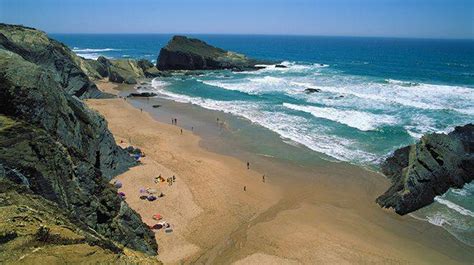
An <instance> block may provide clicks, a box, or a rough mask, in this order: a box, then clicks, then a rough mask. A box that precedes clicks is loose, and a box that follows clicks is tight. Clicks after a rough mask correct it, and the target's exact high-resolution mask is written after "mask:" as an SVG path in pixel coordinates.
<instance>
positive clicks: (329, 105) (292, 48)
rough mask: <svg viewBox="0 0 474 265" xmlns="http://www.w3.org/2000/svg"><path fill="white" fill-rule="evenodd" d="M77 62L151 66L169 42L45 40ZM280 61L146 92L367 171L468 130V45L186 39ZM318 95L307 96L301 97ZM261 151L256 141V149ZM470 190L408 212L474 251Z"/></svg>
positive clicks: (153, 38)
mask: <svg viewBox="0 0 474 265" xmlns="http://www.w3.org/2000/svg"><path fill="white" fill-rule="evenodd" d="M50 36H51V37H52V38H55V39H57V40H59V41H61V42H64V43H65V44H67V45H68V46H69V47H70V48H71V49H72V50H73V51H75V52H76V53H77V54H78V55H80V56H82V57H84V58H90V59H95V58H97V57H98V56H100V55H103V56H106V57H109V58H146V59H149V60H150V61H152V62H154V63H156V59H157V56H158V53H159V50H160V48H161V47H163V46H164V45H166V43H167V42H168V40H169V39H170V38H171V36H172V35H141V34H120V35H118V34H51V35H50ZM190 36H192V37H197V38H199V39H202V40H204V41H206V42H208V43H210V44H212V45H215V46H218V47H221V48H224V49H227V50H232V51H236V52H239V53H243V54H246V55H247V56H249V57H253V58H258V59H265V60H272V61H275V62H279V63H280V62H281V64H283V65H285V66H287V68H276V67H275V65H268V66H267V67H266V68H265V69H263V70H259V71H250V72H230V71H211V72H203V73H202V74H200V75H197V76H185V77H183V76H174V77H168V78H157V79H154V80H153V81H152V82H151V86H150V87H149V88H148V89H149V90H150V91H154V92H157V93H159V94H160V97H164V98H167V99H170V100H174V101H177V102H183V103H190V104H195V105H198V106H200V107H203V108H206V109H211V110H216V111H223V112H226V113H229V114H232V115H235V116H237V117H241V118H244V119H247V120H248V121H250V122H252V123H253V124H255V125H258V126H261V127H263V128H266V129H267V130H269V131H272V132H273V133H277V134H278V135H279V136H280V139H281V141H284V142H287V143H289V144H292V145H297V146H298V145H299V146H302V147H305V148H309V149H310V150H313V151H314V152H315V153H316V154H318V155H320V156H321V157H322V158H324V159H327V160H336V161H346V162H349V163H352V164H357V165H360V166H363V167H366V168H369V169H372V170H377V169H378V167H377V165H378V164H379V163H380V162H381V161H382V160H383V159H384V158H385V157H387V156H388V155H390V153H391V152H393V151H394V150H395V149H396V148H399V147H401V146H404V145H408V144H412V143H414V142H415V141H416V140H418V139H419V138H420V137H421V136H422V135H423V134H425V133H431V132H449V131H451V130H452V129H453V128H454V126H456V125H463V124H466V123H469V122H474V41H472V40H432V39H395V38H393V39H392V38H359V37H312V36H254V35H252V36H250V35H190ZM308 88H312V89H318V90H320V92H315V93H305V89H308ZM254 144H255V145H258V141H255V143H254ZM473 195H474V183H471V184H468V185H466V186H465V187H464V188H463V189H451V190H450V191H448V192H447V193H446V194H444V195H443V196H439V197H437V198H436V200H435V203H433V204H432V205H430V206H428V207H425V208H423V209H421V210H419V211H416V212H414V213H412V214H411V215H412V216H413V217H415V218H418V219H422V220H426V221H428V222H430V223H432V224H433V225H437V226H441V227H443V228H445V229H446V230H447V231H449V232H450V233H451V234H453V235H454V236H455V237H456V238H458V239H459V240H461V241H462V242H464V243H466V244H469V245H471V246H474V196H473Z"/></svg>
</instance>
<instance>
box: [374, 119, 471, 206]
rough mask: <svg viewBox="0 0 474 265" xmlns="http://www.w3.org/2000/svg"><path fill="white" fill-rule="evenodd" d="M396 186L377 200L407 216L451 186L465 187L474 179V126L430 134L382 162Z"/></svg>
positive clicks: (385, 171) (393, 185) (469, 125)
mask: <svg viewBox="0 0 474 265" xmlns="http://www.w3.org/2000/svg"><path fill="white" fill-rule="evenodd" d="M382 172H383V173H384V174H385V175H386V176H387V177H388V178H389V179H390V180H391V181H392V186H391V187H390V188H389V189H388V190H387V191H386V192H385V193H384V194H383V195H382V196H380V197H378V198H377V200H376V201H377V203H378V204H379V205H380V206H382V207H384V208H394V209H395V211H396V212H397V213H398V214H401V215H404V214H407V213H410V212H413V211H415V210H418V209H420V208H422V207H424V206H426V205H429V204H431V203H432V202H433V200H434V198H435V197H436V196H438V195H442V194H443V193H445V192H446V191H447V190H448V189H449V188H451V187H453V188H462V187H463V185H464V184H465V183H469V182H471V181H472V180H473V179H474V125H473V124H467V125H465V126H462V127H460V126H459V127H456V128H455V129H454V131H452V132H450V133H449V134H436V133H434V134H428V135H425V136H423V137H422V138H421V139H420V141H419V142H418V143H416V144H414V145H411V146H406V147H403V148H400V149H398V150H396V151H395V152H394V154H393V155H392V156H391V157H389V158H387V159H386V160H385V161H384V162H383V163H382Z"/></svg>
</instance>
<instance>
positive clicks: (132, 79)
mask: <svg viewBox="0 0 474 265" xmlns="http://www.w3.org/2000/svg"><path fill="white" fill-rule="evenodd" d="M84 60H85V59H84ZM86 61H87V64H88V65H89V68H92V69H93V71H91V72H92V73H97V75H98V77H96V75H94V74H92V75H90V77H91V78H93V79H97V78H105V77H108V79H109V81H110V82H114V83H125V84H136V83H137V79H139V78H145V77H146V78H154V77H158V76H163V73H162V72H161V71H159V70H158V69H157V68H156V67H155V66H154V65H153V64H152V63H151V62H150V61H148V60H146V59H140V60H138V61H136V60H133V59H121V60H115V59H107V58H105V57H103V56H100V57H99V58H97V60H86Z"/></svg>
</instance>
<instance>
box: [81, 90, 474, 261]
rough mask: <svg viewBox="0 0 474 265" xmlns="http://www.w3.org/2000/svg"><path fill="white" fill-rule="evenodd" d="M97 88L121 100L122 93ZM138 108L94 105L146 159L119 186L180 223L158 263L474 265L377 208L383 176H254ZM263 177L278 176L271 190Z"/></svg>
mask: <svg viewBox="0 0 474 265" xmlns="http://www.w3.org/2000/svg"><path fill="white" fill-rule="evenodd" d="M98 85H99V87H100V88H101V89H102V90H103V91H107V92H109V93H113V94H117V93H118V91H117V90H115V85H113V84H110V83H107V82H99V83H98ZM129 101H130V100H127V101H125V100H124V99H99V100H87V104H88V105H89V106H90V107H92V108H93V109H96V110H97V111H99V112H100V113H101V114H102V115H103V116H104V117H105V118H106V120H107V121H108V123H109V128H110V130H111V131H112V133H113V134H114V136H115V139H116V140H117V142H118V143H119V144H120V145H122V146H128V145H130V144H131V145H133V146H135V147H139V148H140V149H142V151H144V153H145V154H146V157H145V158H142V164H141V165H139V166H136V167H134V168H132V169H130V170H129V171H127V172H126V173H124V174H122V175H120V176H118V177H117V178H116V179H118V180H120V181H121V182H122V183H123V188H122V189H121V190H120V191H123V192H125V193H126V195H127V199H126V200H127V202H128V203H129V204H130V206H131V207H132V208H133V209H135V210H136V211H137V212H138V213H139V214H140V215H141V216H142V218H143V220H144V221H145V222H146V223H148V224H154V223H156V221H154V220H153V219H152V218H151V217H152V215H153V214H155V213H160V214H161V215H163V217H164V219H163V220H166V221H168V222H169V223H171V225H172V228H173V229H174V232H173V233H170V234H166V233H164V231H161V230H158V231H157V232H156V238H157V241H158V244H159V248H160V250H159V256H158V258H159V259H160V260H162V261H163V262H164V263H165V264H176V263H211V264H231V263H236V264H353V263H357V264H359V263H364V264H370V263H372V264H375V263H376V264H385V263H390V264H462V263H464V264H470V263H471V262H472V260H474V254H473V253H474V251H473V250H474V249H473V248H472V247H468V246H466V245H464V244H462V243H460V242H459V241H457V240H456V239H455V238H454V237H452V236H451V235H450V234H449V233H447V232H446V231H444V230H443V229H441V228H438V227H435V226H433V225H430V224H428V223H426V222H422V221H418V220H415V219H413V218H411V217H409V216H403V217H402V216H398V215H396V214H395V213H393V212H392V211H389V210H384V209H381V208H380V207H378V206H377V205H376V204H375V202H374V200H375V198H376V197H377V195H379V194H381V193H382V192H383V191H384V190H385V189H386V188H387V187H388V185H389V183H388V182H387V180H386V179H385V178H384V177H383V176H381V175H379V174H377V173H374V172H370V171H367V170H364V169H362V168H360V167H356V166H352V165H348V164H345V163H332V162H325V163H324V165H323V166H319V165H316V166H314V167H310V168H302V167H299V166H295V165H292V164H289V163H284V162H282V161H277V160H275V159H271V158H259V159H258V161H254V160H256V159H257V158H255V157H252V164H251V169H250V170H247V168H246V164H245V161H241V160H239V159H237V158H234V157H230V156H226V155H222V154H218V153H215V152H211V151H209V150H208V149H207V148H203V147H202V145H201V142H202V138H201V137H199V136H198V135H196V134H194V133H193V132H191V131H189V130H186V129H185V130H183V134H182V135H181V133H180V130H181V128H180V127H179V125H180V121H179V122H178V126H175V125H171V124H167V123H163V122H158V121H157V120H156V119H154V118H153V117H152V116H151V115H150V114H148V113H147V112H146V111H143V112H142V111H140V109H137V108H134V107H133V106H132V105H131V104H130V103H129ZM163 108H166V106H163ZM180 120H181V119H180ZM210 123H212V122H210ZM121 142H122V143H121ZM211 149H212V148H211ZM230 153H231V152H230ZM254 163H255V164H256V165H258V166H256V167H254V166H253V165H254ZM254 169H255V170H254ZM263 172H264V173H265V174H268V175H269V177H267V179H266V182H265V183H263V181H262V175H263ZM160 174H161V175H162V176H163V177H164V178H168V177H171V176H173V175H175V176H176V182H175V183H174V184H173V185H172V186H168V185H167V184H166V182H164V183H159V184H156V183H155V182H154V177H157V176H158V175H160ZM244 186H246V187H247V191H244V190H243V187H244ZM140 188H154V189H157V190H158V191H160V192H163V193H164V194H165V197H163V198H159V199H158V200H157V201H154V202H148V201H143V200H140V199H139V195H140V193H139V189H140Z"/></svg>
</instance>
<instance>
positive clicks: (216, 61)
mask: <svg viewBox="0 0 474 265" xmlns="http://www.w3.org/2000/svg"><path fill="white" fill-rule="evenodd" d="M258 63H261V62H258V61H257V60H253V59H249V58H247V57H246V56H245V55H242V54H238V53H235V52H230V51H225V50H223V49H220V48H216V47H214V46H211V45H209V44H207V43H205V42H203V41H201V40H198V39H192V38H187V37H184V36H174V37H173V38H172V39H171V41H170V42H168V44H167V45H166V46H165V47H164V48H162V49H161V51H160V55H159V56H158V60H157V65H156V67H157V68H158V69H159V70H219V69H231V70H236V71H243V70H256V69H257V68H256V67H255V65H256V64H258Z"/></svg>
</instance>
